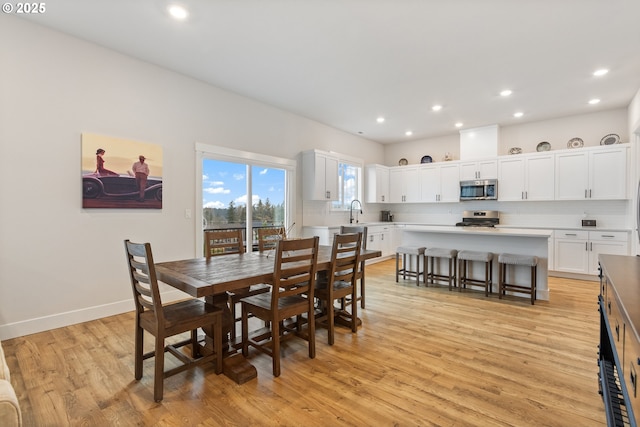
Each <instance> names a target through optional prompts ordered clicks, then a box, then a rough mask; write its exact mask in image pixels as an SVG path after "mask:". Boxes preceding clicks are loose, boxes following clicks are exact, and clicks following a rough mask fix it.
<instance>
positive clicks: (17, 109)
mask: <svg viewBox="0 0 640 427" xmlns="http://www.w3.org/2000/svg"><path fill="white" fill-rule="evenodd" d="M0 57H2V67H0V195H1V199H0V200H1V201H0V339H5V338H10V337H15V336H21V335H25V334H29V333H33V332H37V331H41V330H46V329H51V328H55V327H59V326H64V325H67V324H71V323H75V322H79V321H84V320H90V319H93V318H97V317H102V316H105V315H110V314H115V313H119V312H122V311H128V310H131V309H132V308H133V303H132V301H131V290H130V284H129V278H128V273H127V270H126V263H125V255H124V246H123V240H124V239H125V238H130V239H132V240H134V241H150V242H151V243H152V245H153V249H154V256H155V258H156V260H157V261H163V260H171V259H181V258H188V257H192V256H194V255H195V246H196V245H195V233H196V231H195V230H196V225H195V223H194V219H185V215H184V211H185V209H192V210H193V209H195V208H196V206H195V204H196V200H197V198H196V194H195V190H194V183H195V180H196V177H195V173H194V169H195V168H194V167H195V159H196V156H195V143H196V142H199V143H205V144H212V145H219V146H225V147H231V148H235V149H239V150H246V151H252V152H256V153H261V154H269V155H272V156H278V157H284V158H290V159H295V158H297V155H298V153H299V152H300V151H302V150H306V149H311V148H320V149H325V150H334V151H339V152H341V153H344V154H347V155H351V156H354V157H360V158H362V159H363V160H364V161H365V162H366V163H380V162H382V161H383V147H382V146H381V145H380V144H378V143H374V142H371V141H367V140H365V139H362V138H359V137H357V136H354V135H350V134H346V133H343V132H340V131H337V130H335V129H332V128H329V127H327V126H324V125H322V124H319V123H317V122H313V121H310V120H308V119H305V118H302V117H298V116H295V115H292V114H290V113H286V112H283V111H281V110H278V109H276V108H273V107H270V106H266V105H264V104H261V103H258V102H255V101H252V100H249V99H247V98H243V97H241V96H238V95H235V94H232V93H229V92H226V91H223V90H220V89H218V88H215V87H212V86H209V85H206V84H204V83H202V82H200V81H197V80H193V79H190V78H186V77H184V76H181V75H179V74H177V73H174V72H171V71H167V70H165V69H162V68H159V67H156V66H153V65H151V64H148V63H145V62H142V61H138V60H136V59H132V58H130V57H127V56H124V55H121V54H119V53H116V52H113V51H110V50H107V49H104V48H102V47H99V46H97V45H94V44H90V43H87V42H84V41H82V40H79V39H76V38H73V37H69V36H67V35H64V34H62V33H58V32H54V31H51V30H49V29H46V28H44V27H40V26H38V25H35V24H33V23H30V22H26V21H23V20H21V19H18V18H15V17H13V16H9V15H0ZM82 132H91V133H97V134H103V135H108V136H114V137H121V138H129V139H133V140H138V141H145V142H150V143H155V144H160V145H162V146H163V149H164V173H163V180H164V192H163V197H164V201H163V205H164V207H163V209H162V210H158V211H151V210H106V209H104V210H103V209H92V210H89V209H86V210H84V209H82V208H81V203H82V200H81V180H80V148H81V146H80V135H81V133H82ZM299 175H300V173H298V182H300V177H299ZM297 188H298V189H300V188H301V185H298V186H297ZM298 193H299V190H298ZM300 200H301V197H300V195H299V194H298V202H297V210H298V212H297V215H298V217H300V215H301V213H300V211H301V209H300V208H301V205H302V203H301V201H300ZM296 222H297V223H298V224H300V223H301V221H299V220H297V221H296Z"/></svg>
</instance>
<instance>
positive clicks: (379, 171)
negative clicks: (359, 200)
mask: <svg viewBox="0 0 640 427" xmlns="http://www.w3.org/2000/svg"><path fill="white" fill-rule="evenodd" d="M364 201H365V202H366V203H388V202H389V168H388V167H387V166H383V165H367V166H365V192H364Z"/></svg>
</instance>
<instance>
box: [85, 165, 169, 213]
mask: <svg viewBox="0 0 640 427" xmlns="http://www.w3.org/2000/svg"><path fill="white" fill-rule="evenodd" d="M144 194H145V197H144V200H143V202H155V203H153V205H154V206H149V207H157V206H156V205H157V204H158V203H157V202H160V206H161V203H162V179H158V178H152V177H149V179H148V180H147V187H146V189H145V193H144ZM82 199H83V204H84V205H85V207H98V206H100V205H102V206H101V207H113V205H114V204H115V205H122V204H123V203H125V204H126V205H132V203H131V201H133V202H141V200H139V191H138V186H137V185H136V179H135V177H133V176H130V175H109V176H100V175H99V174H97V173H92V174H85V175H83V176H82ZM94 199H95V200H94ZM133 205H134V206H135V205H136V203H133ZM122 207H124V206H122ZM140 207H145V206H140Z"/></svg>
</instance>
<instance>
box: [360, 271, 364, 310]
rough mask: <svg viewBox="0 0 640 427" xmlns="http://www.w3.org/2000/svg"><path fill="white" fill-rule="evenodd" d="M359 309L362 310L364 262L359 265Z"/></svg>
mask: <svg viewBox="0 0 640 427" xmlns="http://www.w3.org/2000/svg"><path fill="white" fill-rule="evenodd" d="M360 308H364V261H363V262H362V263H361V264H360Z"/></svg>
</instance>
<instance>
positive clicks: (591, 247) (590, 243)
mask: <svg viewBox="0 0 640 427" xmlns="http://www.w3.org/2000/svg"><path fill="white" fill-rule="evenodd" d="M589 250H590V251H591V252H593V242H589Z"/></svg>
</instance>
